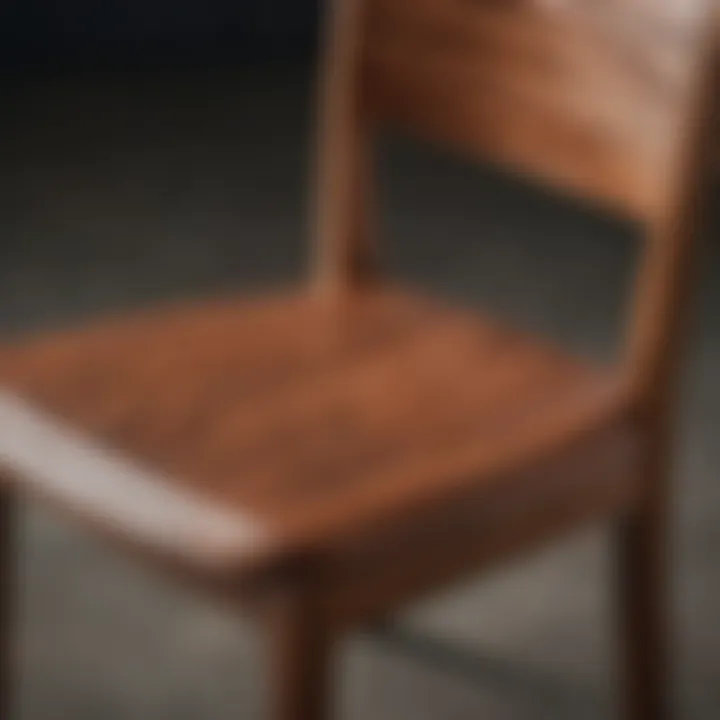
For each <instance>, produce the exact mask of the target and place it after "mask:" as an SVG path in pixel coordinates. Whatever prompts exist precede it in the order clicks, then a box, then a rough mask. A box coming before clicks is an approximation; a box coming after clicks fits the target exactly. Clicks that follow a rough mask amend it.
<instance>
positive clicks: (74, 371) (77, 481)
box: [0, 292, 623, 569]
mask: <svg viewBox="0 0 720 720" xmlns="http://www.w3.org/2000/svg"><path fill="white" fill-rule="evenodd" d="M0 374H1V377H2V378H3V382H4V384H5V386H6V387H10V388H12V390H13V392H14V393H15V395H14V396H13V397H14V398H15V403H14V404H13V403H12V402H10V401H9V399H6V401H5V403H4V404H3V405H2V406H0V419H1V420H2V423H3V433H2V441H0V449H1V451H2V455H3V458H4V462H5V464H6V465H7V466H8V467H9V468H10V469H13V470H15V471H16V472H17V473H18V474H21V475H23V474H24V475H26V476H28V477H29V478H30V480H29V483H30V486H31V487H33V488H34V489H36V491H37V492H38V493H40V494H42V495H46V496H48V498H49V499H55V500H57V501H60V502H63V503H69V504H70V505H73V504H74V505H76V506H79V507H80V508H83V507H84V508H85V510H86V511H88V512H95V513H96V514H99V515H100V517H101V518H106V519H107V520H108V521H110V522H114V523H115V524H116V525H118V529H119V530H120V531H125V533H126V534H127V535H128V536H131V537H134V538H137V539H141V540H143V541H145V542H147V543H156V544H157V543H162V542H164V541H165V542H166V543H167V544H169V546H170V551H173V552H176V553H177V552H185V553H187V555H188V557H189V558H194V559H195V560H196V561H198V562H209V563H212V562H214V563H216V564H217V563H220V564H227V563H229V564H230V566H233V567H235V568H236V569H237V567H242V566H243V565H245V564H246V563H247V562H254V561H255V559H256V556H257V555H263V553H264V552H266V551H267V552H269V551H270V550H272V551H273V552H275V551H276V550H277V547H276V546H277V544H278V543H279V544H280V545H286V544H287V543H288V542H290V541H292V542H293V543H295V544H296V545H297V546H298V547H301V546H302V544H303V543H304V542H306V541H307V542H312V543H317V542H321V541H324V542H328V541H329V542H331V543H332V542H333V536H334V535H335V534H336V533H338V534H339V535H342V533H343V532H351V531H352V529H353V528H356V529H357V528H362V526H363V525H365V524H367V523H368V522H373V521H378V520H380V519H383V517H385V516H386V515H388V514H389V516H390V517H394V515H393V513H395V514H399V515H402V514H403V513H408V512H410V508H411V507H412V506H413V505H415V504H416V505H417V506H420V505H427V504H432V503H433V502H435V500H436V499H438V498H442V497H445V496H451V495H452V494H453V493H457V492H458V491H461V490H462V488H463V487H467V486H468V485H472V486H475V485H476V480H475V478H474V477H472V475H473V473H474V471H475V470H476V469H477V468H483V467H484V466H487V467H491V466H493V463H494V464H496V466H497V471H498V472H499V470H500V469H501V468H502V469H504V466H505V465H506V464H509V465H510V466H511V467H512V466H513V465H514V464H515V463H518V464H524V463H527V462H528V458H526V457H524V456H523V453H522V451H523V449H527V451H528V452H532V451H533V447H534V445H533V444H534V443H536V442H537V435H538V429H542V431H543V433H544V432H545V431H546V430H548V429H549V430H551V431H552V432H553V433H557V436H558V439H562V440H563V441H564V440H565V438H566V435H567V434H568V433H571V432H572V431H574V430H575V429H579V428H582V427H583V426H585V425H587V424H591V423H592V422H593V421H594V420H598V421H600V420H602V421H603V422H605V421H607V420H608V419H610V420H612V418H613V414H614V413H615V414H616V415H617V417H618V418H619V417H620V416H621V411H622V409H623V408H622V394H621V392H620V389H619V388H618V387H617V385H616V383H615V381H614V379H613V377H612V376H611V375H608V374H605V373H604V372H602V371H598V370H593V369H592V368H589V367H586V366H584V365H583V364H582V363H581V362H579V361H577V360H574V359H572V358H571V357H569V356H566V355H564V354H562V353H560V352H559V351H556V350H555V349H553V348H551V347H550V346H549V345H546V344H544V343H541V342H539V341H538V342H534V341H533V340H532V339H530V338H526V337H523V336H522V335H521V334H519V333H514V332H511V331H508V330H505V329H501V328H499V327H497V326H495V325H494V324H492V323H490V322H487V321H483V320H482V319H481V318H480V317H477V316H475V315H474V314H473V313H470V312H468V311H464V310H457V309H453V308H451V307H448V306H444V305H443V304H441V303H434V302H432V301H429V300H427V299H422V298H421V299H416V298H415V297H413V296H411V295H409V294H404V293H391V292H382V293H380V292H377V293H375V292H368V293H359V294H357V295H356V296H353V297H351V298H348V299H346V300H345V301H344V302H343V303H342V304H341V305H331V304H327V303H325V302H323V301H322V300H321V299H320V298H318V297H317V296H314V295H310V294H308V295H303V294H298V295H289V296H287V297H280V298H272V299H268V300H264V301H263V300H249V301H228V302H227V303H215V304H213V303H211V304H208V305H206V306H188V307H178V308H176V309H168V310H166V311H161V312H158V313H155V314H154V315H150V316H148V317H139V318H137V319H135V320H132V319H131V320H127V319H123V320H119V321H115V322H106V323H104V324H102V325H98V326H96V327H95V328H91V329H88V330H80V331H76V332H68V333H61V334H58V335H57V336H55V337H49V338H46V339H43V340H41V341H36V342H31V343H28V344H21V345H20V346H19V347H17V348H15V349H6V350H5V352H4V353H3V355H2V359H1V360H0ZM18 398H20V399H22V402H23V403H25V409H24V410H23V406H21V405H20V404H19V400H18ZM32 407H42V408H44V410H43V412H44V413H46V414H47V415H46V417H47V416H52V417H54V418H57V419H58V420H57V424H56V425H50V424H48V423H47V421H46V422H45V424H42V423H41V421H40V420H39V419H38V417H37V415H30V417H28V415H29V413H30V412H31V411H30V410H29V408H32ZM33 423H34V424H33ZM60 423H62V425H63V426H65V427H72V428H74V429H75V430H76V431H77V432H78V433H79V434H80V435H81V436H82V437H83V438H85V440H83V441H82V442H81V441H79V440H78V439H77V438H73V439H72V440H71V439H70V438H68V437H67V431H63V430H62V429H61V426H60ZM28 425H31V427H30V428H28V427H27V426H28ZM40 425H42V427H40ZM556 426H557V427H556ZM590 426H591V427H592V425H590ZM33 432H34V433H35V435H32V433H33ZM28 434H30V435H31V437H30V440H29V441H28V442H30V443H32V442H33V438H34V448H35V455H34V456H33V454H32V452H28V451H27V450H25V449H24V448H23V442H22V437H24V436H26V435H28ZM89 438H92V439H93V442H94V443H95V445H94V446H88V440H87V439H89ZM73 443H74V445H73ZM79 444H80V445H81V447H80V449H78V445H79ZM56 446H59V448H60V449H59V450H57V451H56V450H55V449H54V448H55V447H56ZM39 447H42V448H44V452H43V453H42V454H41V455H38V454H37V448H39ZM68 447H70V448H71V449H70V450H69V451H65V454H64V455H63V454H62V452H63V448H68ZM93 447H94V448H95V452H94V453H93ZM100 448H105V449H106V452H104V453H103V452H101V450H100ZM110 448H112V451H113V452H112V453H111V452H109V451H107V449H110ZM57 453H60V454H59V455H58V454H57ZM113 453H114V454H113ZM93 457H94V464H93V461H92V460H91V459H89V458H93ZM129 459H132V464H130V462H131V461H130V460H129ZM102 463H105V464H102ZM110 463H112V464H110ZM488 463H490V465H487V464H488ZM65 467H67V468H69V472H64V471H63V468H65ZM93 470H95V471H96V472H94V473H93ZM485 482H486V483H488V484H491V482H492V477H490V478H488V479H487V481H485ZM170 483H175V488H176V490H175V494H173V492H172V491H171V490H169V489H168V485H169V484H170ZM193 549H195V551H194V552H193ZM285 549H287V548H285ZM200 551H202V552H200ZM214 553H215V555H216V556H213V554H214ZM228 554H229V555H230V556H229V557H226V556H227V555H228ZM217 555H219V557H218V556H217Z"/></svg>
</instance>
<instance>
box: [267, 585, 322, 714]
mask: <svg viewBox="0 0 720 720" xmlns="http://www.w3.org/2000/svg"><path fill="white" fill-rule="evenodd" d="M270 635H271V647H270V653H271V658H270V660H271V676H270V683H271V687H270V692H271V693H272V715H271V717H272V720H330V717H331V707H330V706H331V696H332V687H331V685H332V677H331V676H332V657H331V654H332V653H331V650H332V639H331V637H330V634H329V633H328V632H327V628H326V627H325V625H324V623H323V618H322V617H321V616H320V613H319V612H318V609H317V606H316V604H315V602H314V600H313V598H311V597H307V596H305V595H304V594H300V593H294V592H293V593H288V594H284V595H283V596H282V597H280V598H279V599H276V601H275V602H273V603H272V610H271V616H270Z"/></svg>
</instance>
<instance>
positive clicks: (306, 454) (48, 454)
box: [0, 0, 717, 720]
mask: <svg viewBox="0 0 720 720" xmlns="http://www.w3.org/2000/svg"><path fill="white" fill-rule="evenodd" d="M712 10H713V8H712V4H711V3H710V2H703V1H701V0H692V1H691V2H687V0H683V2H680V0H660V1H658V2H650V1H647V2H645V1H644V0H609V1H608V2H604V3H592V2H580V1H579V0H569V1H568V2H566V3H550V2H548V3H541V2H530V1H529V0H519V1H518V2H507V3H503V2H492V1H491V0H337V1H336V2H335V3H333V6H332V12H331V13H330V22H329V23H328V26H329V32H328V52H327V62H326V64H325V72H324V81H323V83H322V88H321V97H322V101H321V107H322V110H321V115H322V118H321V123H320V127H321V132H320V147H319V153H318V156H319V159H318V166H317V173H318V202H317V216H316V224H317V228H316V237H315V240H316V244H315V249H316V252H315V257H314V260H315V266H314V273H313V276H314V277H313V282H312V283H311V284H310V287H309V288H304V289H297V290H288V291H286V292H283V293H278V294H272V295H268V296H266V297H260V298H254V299H244V298H228V299H226V300H218V301H213V302H205V303H197V304H178V305H172V306H168V307H165V308H161V309H158V310H155V311H153V312H150V313H146V314H144V315H141V316H135V317H130V318H116V319H110V320H106V321H104V322H103V323H101V324H97V325H93V326H91V327H85V328H79V329H77V330H68V331H64V332H58V333H53V334H51V335H48V336H45V337H41V338H37V339H27V340H23V341H21V342H18V343H16V344H14V345H13V346H7V347H5V348H4V349H3V352H2V353H0V382H2V386H3V388H4V389H3V390H2V391H1V392H0V465H1V466H2V471H3V473H5V474H6V475H7V477H8V482H7V483H6V484H5V489H6V491H7V492H10V491H12V492H23V493H27V494H29V495H30V496H32V497H37V498H39V499H42V500H44V501H47V502H49V503H52V504H53V505H54V506H55V507H57V508H58V509H60V510H63V511H65V512H67V513H68V514H69V515H70V516H72V517H74V518H75V519H77V520H80V521H83V522H85V523H86V524H88V525H89V526H90V527H92V528H94V529H95V530H97V531H99V532H101V533H103V534H104V535H106V536H107V537H108V538H112V539H113V540H114V541H116V542H120V543H122V544H123V545H124V546H125V547H127V548H130V549H133V550H135V551H136V552H140V553H141V554H142V555H143V556H144V557H147V558H151V559H152V560H159V561H164V562H163V564H162V567H172V568H173V569H175V570H179V571H180V572H181V573H182V574H183V575H184V576H185V577H187V578H192V579H193V580H197V581H209V582H207V587H209V588H212V589H214V590H217V591H218V593H222V594H223V595H224V596H225V597H227V596H230V597H231V598H234V599H236V600H244V601H245V602H246V603H247V604H248V606H249V607H252V608H256V609H259V611H260V613H261V615H262V617H263V618H264V619H265V621H266V622H267V623H269V626H270V637H271V654H272V663H271V667H272V668H273V671H272V672H273V677H274V681H275V689H276V693H277V697H276V698H275V700H276V702H275V709H276V712H275V715H276V717H277V719H278V720H281V719H283V720H320V719H321V718H326V717H328V713H329V699H328V693H329V688H330V672H329V671H330V665H331V663H330V660H331V651H332V648H333V646H334V643H335V642H336V641H337V638H338V637H339V636H340V635H341V633H343V632H346V631H348V630H350V629H352V628H354V627H356V626H357V625H359V624H361V623H364V622H367V621H369V620H371V619H373V618H376V617H382V616H385V615H387V614H388V613H391V612H392V611H394V610H396V609H397V608H399V607H401V606H402V605H403V604H404V603H407V602H410V601H412V600H414V599H416V598H418V597H420V596H421V595H423V594H424V593H427V592H431V591H432V590H434V589H437V588H438V587H441V586H443V585H445V584H446V583H449V582H452V581H454V580H456V579H460V578H462V577H464V576H466V575H468V574H470V573H473V572H478V571H480V570H482V569H483V568H485V567H487V566H489V565H491V564H493V563H497V562H500V561H505V560H509V559H511V558H513V557H515V556H517V555H519V554H521V553H526V552H530V551H532V550H533V549H534V548H537V547H540V546H542V545H543V544H544V543H546V542H549V541H551V540H552V539H554V538H557V537H560V536H562V535H564V534H566V533H568V532H570V531H571V530H573V529H574V528H577V527H580V526H581V525H583V524H586V523H589V522H593V521H600V520H609V521H612V522H615V523H616V524H617V525H618V527H619V532H618V541H619V546H618V547H619V553H618V558H619V563H618V566H619V579H620V588H619V594H618V595H619V600H620V603H619V610H620V615H621V620H622V622H621V623H620V624H621V628H622V634H623V639H624V641H625V657H626V663H625V680H626V682H625V685H626V695H627V697H626V709H627V715H628V718H631V719H632V720H660V718H662V717H665V715H666V714H667V712H668V704H667V701H666V698H665V697H664V695H663V693H664V688H665V687H666V681H667V675H666V667H667V650H666V645H667V637H666V634H665V622H666V620H665V602H666V601H665V591H666V588H665V584H666V577H665V576H666V570H665V565H666V553H665V545H666V542H667V507H668V505H669V495H668V485H669V482H668V466H669V460H670V455H671V449H670V445H671V436H672V432H671V420H672V414H673V413H672V405H673V403H672V396H673V386H674V378H675V377H676V375H677V370H678V364H679V359H680V350H681V347H682V344H683V343H682V342H681V333H680V330H681V328H682V325H683V323H682V315H683V312H682V311H683V309H684V308H685V307H686V305H687V295H688V292H687V290H688V288H689V286H690V284H691V283H690V280H689V278H690V275H689V273H688V272H687V270H688V267H689V265H690V259H691V252H690V249H691V240H692V236H693V235H694V234H695V230H696V225H697V222H698V217H699V209H698V208H699V199H700V197H701V190H702V179H703V176H704V173H703V165H704V159H705V156H709V153H706V152H705V149H706V146H707V141H708V138H707V131H708V128H709V127H712V122H713V116H714V103H713V102H711V101H712V100H713V98H714V96H715V88H716V85H717V82H716V75H715V67H716V61H715V49H716V47H717V43H716V38H715V34H716V26H715V20H714V15H713V12H712ZM385 127H394V128H396V129H400V130H404V131H409V132H412V133H415V134H416V135H418V136H419V137H424V138H427V139H428V140H431V141H434V142H439V143H445V144H447V145H449V146H450V147H454V148H456V149H459V150H461V151H463V152H465V153H469V154H471V155H473V156H476V157H478V158H485V159H487V160H489V161H492V162H497V163H501V164H504V165H506V166H508V167H510V168H512V169H516V170H518V171H520V172H523V173H526V174H527V175H528V177H531V178H532V177H534V178H537V179H539V180H542V181H544V182H546V183H548V184H549V185H550V186H551V187H555V188H557V189H558V190H566V191H569V192H574V193H575V194H576V195H577V196H578V197H584V198H585V199H586V200H588V201H596V202H598V203H599V204H600V205H601V206H604V207H606V209H608V210H610V211H613V212H617V213H620V214H623V215H625V216H629V217H631V218H632V219H633V220H634V221H636V223H637V226H638V228H640V230H641V231H642V235H643V237H642V242H643V247H642V252H641V254H640V269H639V273H638V279H637V282H636V284H635V292H634V295H633V303H632V304H631V311H630V313H629V316H630V320H629V323H628V341H627V344H626V349H625V352H624V354H623V355H622V356H621V357H620V358H619V359H618V361H617V362H616V363H615V364H613V365H611V366H609V367H597V366H594V365H593V364H592V363H590V362H588V361H585V360H582V359H580V358H577V357H574V356H572V355H571V354H570V353H568V352H565V351H563V350H562V349H560V348H557V347H555V346H553V345H552V344H551V343H549V342H547V341H545V340H543V339H540V338H537V337H532V336H529V335H526V334H524V333H522V332H519V331H517V330H514V329H510V328H507V327H505V326H501V325H499V324H497V323H496V322H495V321H494V320H492V319H490V318H487V317H485V316H483V315H482V314H480V313H477V312H473V311H470V310H467V309H462V308H459V307H457V306H455V305H454V304H452V303H449V302H443V301H440V300H437V299H431V298H428V297H425V296H423V294H422V293H419V292H417V291H416V290H413V289H409V288H399V287H396V286H395V285H393V284H391V283H387V282H381V279H380V277H379V273H378V269H377V267H376V257H375V255H376V253H375V246H374V245H375V243H376V240H377V238H376V234H375V233H374V232H372V231H371V227H372V223H371V222H369V219H370V220H372V218H371V217H370V218H369V216H371V213H370V212H369V206H372V205H373V203H372V197H371V192H372V190H373V187H374V183H373V182H372V170H373V165H372V146H373V140H374V137H375V134H376V133H377V132H378V131H380V130H382V129H383V128H385ZM579 241H580V239H579ZM6 547H7V546H6Z"/></svg>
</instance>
